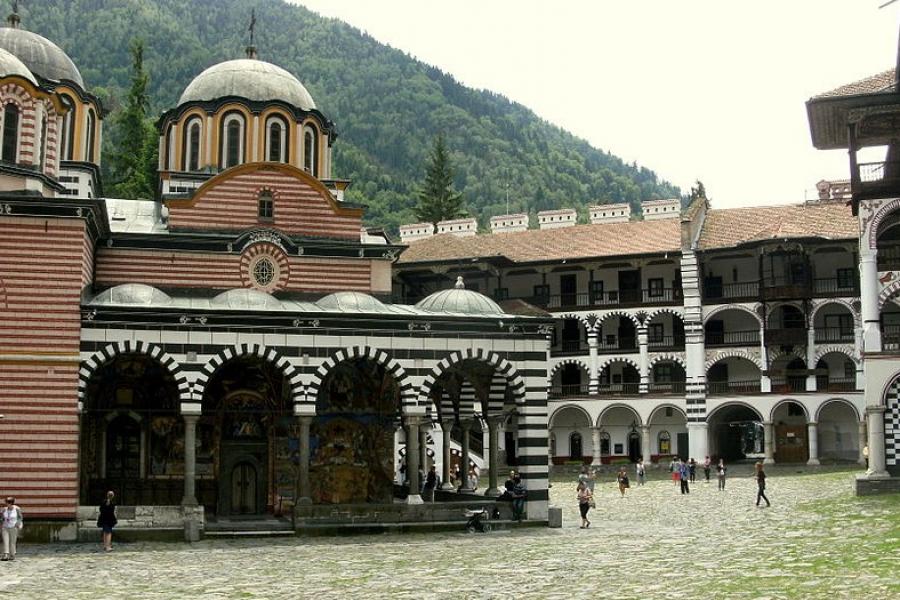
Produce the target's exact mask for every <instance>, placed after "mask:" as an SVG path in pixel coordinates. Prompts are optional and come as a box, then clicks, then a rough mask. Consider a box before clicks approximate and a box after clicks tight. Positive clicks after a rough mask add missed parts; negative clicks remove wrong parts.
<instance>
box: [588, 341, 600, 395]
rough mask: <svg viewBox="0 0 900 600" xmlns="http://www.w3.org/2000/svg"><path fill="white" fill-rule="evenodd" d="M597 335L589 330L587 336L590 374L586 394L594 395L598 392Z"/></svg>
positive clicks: (598, 360) (598, 362) (598, 361)
mask: <svg viewBox="0 0 900 600" xmlns="http://www.w3.org/2000/svg"><path fill="white" fill-rule="evenodd" d="M597 336H598V333H597V331H596V330H594V329H591V330H589V331H588V334H587V341H588V357H589V358H588V366H589V368H590V373H589V374H588V394H591V395H594V394H596V393H597V392H599V391H600V368H599V367H600V359H599V357H598V356H597V347H598V345H599V342H598V339H597Z"/></svg>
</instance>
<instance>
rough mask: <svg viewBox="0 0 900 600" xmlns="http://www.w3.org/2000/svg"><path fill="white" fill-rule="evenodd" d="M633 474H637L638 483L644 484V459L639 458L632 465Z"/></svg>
mask: <svg viewBox="0 0 900 600" xmlns="http://www.w3.org/2000/svg"><path fill="white" fill-rule="evenodd" d="M634 471H635V474H636V475H637V482H638V485H644V475H645V474H646V470H645V469H644V459H643V458H639V459H638V461H637V464H636V465H635V467H634Z"/></svg>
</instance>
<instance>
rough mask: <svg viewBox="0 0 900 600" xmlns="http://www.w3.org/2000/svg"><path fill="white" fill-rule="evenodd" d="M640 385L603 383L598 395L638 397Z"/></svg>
mask: <svg viewBox="0 0 900 600" xmlns="http://www.w3.org/2000/svg"><path fill="white" fill-rule="evenodd" d="M640 387H641V384H640V383H637V382H635V383H601V384H600V386H599V389H598V391H597V392H598V393H599V394H600V395H601V396H636V395H637V394H638V391H639V390H640Z"/></svg>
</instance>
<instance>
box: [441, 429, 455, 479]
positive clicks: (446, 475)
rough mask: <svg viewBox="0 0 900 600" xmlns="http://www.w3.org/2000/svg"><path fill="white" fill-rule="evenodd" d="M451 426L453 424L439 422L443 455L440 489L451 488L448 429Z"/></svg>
mask: <svg viewBox="0 0 900 600" xmlns="http://www.w3.org/2000/svg"><path fill="white" fill-rule="evenodd" d="M452 428H453V424H452V423H449V422H446V421H444V422H441V437H442V440H441V441H442V442H443V446H444V447H443V455H444V457H443V458H444V464H443V468H442V469H441V489H442V490H452V489H453V484H452V483H450V460H451V454H450V444H451V441H450V430H451V429H452Z"/></svg>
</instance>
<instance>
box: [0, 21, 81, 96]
mask: <svg viewBox="0 0 900 600" xmlns="http://www.w3.org/2000/svg"><path fill="white" fill-rule="evenodd" d="M0 48H2V49H4V50H7V51H8V52H11V53H13V54H14V55H16V57H17V58H18V59H19V60H20V61H22V63H24V64H25V66H26V67H28V69H29V70H30V71H31V72H32V73H34V74H35V75H37V76H38V77H43V78H44V79H49V80H51V81H62V80H63V79H67V80H69V81H74V82H75V83H77V84H78V85H79V86H80V87H81V88H84V79H82V78H81V73H80V72H79V71H78V67H76V66H75V63H73V62H72V59H71V58H69V56H68V55H67V54H66V53H65V52H63V51H62V49H61V48H60V47H59V46H57V45H56V44H54V43H53V42H51V41H50V40H48V39H47V38H45V37H43V36H41V35H38V34H36V33H32V32H31V31H26V30H24V29H19V28H17V27H2V28H0Z"/></svg>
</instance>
